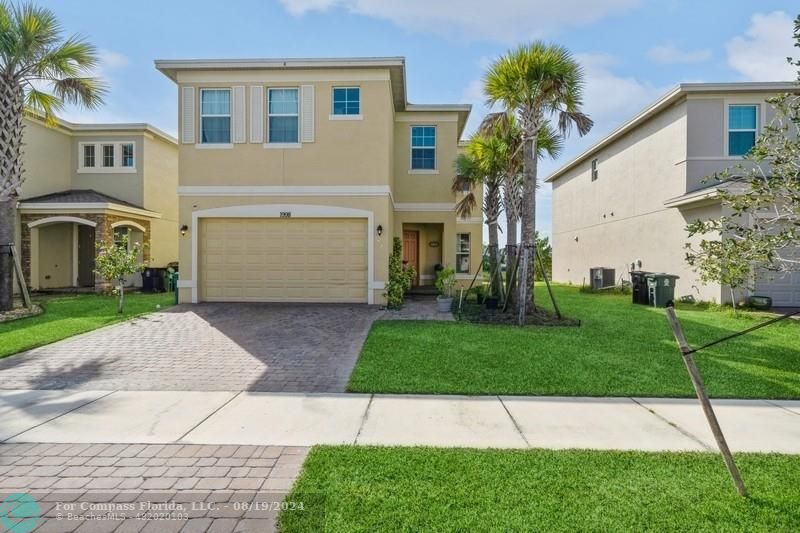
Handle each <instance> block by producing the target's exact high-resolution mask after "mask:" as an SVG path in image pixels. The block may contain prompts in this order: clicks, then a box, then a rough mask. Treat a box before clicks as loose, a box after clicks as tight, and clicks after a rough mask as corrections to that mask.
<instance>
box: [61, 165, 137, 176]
mask: <svg viewBox="0 0 800 533" xmlns="http://www.w3.org/2000/svg"><path fill="white" fill-rule="evenodd" d="M76 172H77V173H78V174H136V167H78V169H77V170H76Z"/></svg>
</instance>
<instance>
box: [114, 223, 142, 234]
mask: <svg viewBox="0 0 800 533" xmlns="http://www.w3.org/2000/svg"><path fill="white" fill-rule="evenodd" d="M120 226H130V227H132V228H136V229H138V230H139V231H141V232H143V233H147V228H145V227H144V226H142V225H141V224H139V223H138V222H134V221H133V220H120V221H119V222H114V223H113V224H111V227H112V228H118V227H120Z"/></svg>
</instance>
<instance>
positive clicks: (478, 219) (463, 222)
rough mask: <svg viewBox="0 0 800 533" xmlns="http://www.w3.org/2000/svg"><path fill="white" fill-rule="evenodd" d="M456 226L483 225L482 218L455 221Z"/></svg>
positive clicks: (459, 218)
mask: <svg viewBox="0 0 800 533" xmlns="http://www.w3.org/2000/svg"><path fill="white" fill-rule="evenodd" d="M456 224H483V217H469V218H461V217H458V218H457V219H456Z"/></svg>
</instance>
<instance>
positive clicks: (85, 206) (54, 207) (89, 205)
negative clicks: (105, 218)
mask: <svg viewBox="0 0 800 533" xmlns="http://www.w3.org/2000/svg"><path fill="white" fill-rule="evenodd" d="M19 208H20V209H24V210H27V211H84V210H89V209H99V210H108V211H119V212H122V213H130V214H132V215H139V216H143V217H146V218H161V213H156V212H155V211H148V210H146V209H139V208H138V207H130V206H127V205H122V204H114V203H103V202H85V203H78V202H76V203H61V202H53V203H46V202H41V203H39V202H30V203H28V202H25V201H24V200H23V201H22V202H21V203H20V204H19Z"/></svg>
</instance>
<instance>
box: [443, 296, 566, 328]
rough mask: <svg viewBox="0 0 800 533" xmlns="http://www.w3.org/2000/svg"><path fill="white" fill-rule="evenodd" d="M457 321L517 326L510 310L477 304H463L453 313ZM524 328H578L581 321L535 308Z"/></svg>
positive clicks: (517, 316)
mask: <svg viewBox="0 0 800 533" xmlns="http://www.w3.org/2000/svg"><path fill="white" fill-rule="evenodd" d="M454 314H455V316H456V319H457V320H463V321H465V322H473V323H476V324H500V325H505V326H516V325H518V324H519V315H517V314H516V313H515V312H513V311H512V310H511V309H509V310H508V311H505V312H503V309H502V306H500V308H498V309H487V307H486V306H485V305H483V304H478V303H477V302H463V303H462V304H461V312H460V313H458V311H457V310H456V312H455V313H454ZM525 325H526V326H572V327H575V326H580V325H581V321H580V320H575V319H572V318H567V317H562V318H558V316H557V315H556V314H555V313H554V312H552V311H550V310H548V309H544V308H542V307H536V310H535V311H534V312H533V313H529V314H528V315H527V316H526V317H525Z"/></svg>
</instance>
